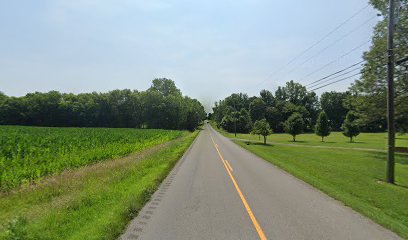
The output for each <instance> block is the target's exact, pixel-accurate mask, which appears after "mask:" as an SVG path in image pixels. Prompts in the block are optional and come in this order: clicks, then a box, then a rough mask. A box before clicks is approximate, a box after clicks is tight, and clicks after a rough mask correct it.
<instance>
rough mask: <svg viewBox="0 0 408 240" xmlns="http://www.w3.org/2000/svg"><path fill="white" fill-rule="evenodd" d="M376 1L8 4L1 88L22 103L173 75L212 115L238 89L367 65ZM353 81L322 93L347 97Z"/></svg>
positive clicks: (3, 13)
mask: <svg viewBox="0 0 408 240" xmlns="http://www.w3.org/2000/svg"><path fill="white" fill-rule="evenodd" d="M367 4H368V2H367V1H366V0H343V1H335V0H329V1H328V0H310V1H305V0H302V1H301V0H293V1H276V0H224V1H220V0H218V1H214V0H206V1H198V0H197V1H187V0H172V1H160V0H158V1H156V0H149V1H142V0H36V1H32V0H13V1H1V2H0V91H2V92H4V93H5V94H7V95H9V96H22V95H25V94H26V93H28V92H34V91H40V92H46V91H50V90H58V91H61V92H72V93H82V92H92V91H97V92H107V91H110V90H114V89H125V88H127V89H138V90H145V89H147V88H148V87H149V86H150V84H151V81H152V80H153V79H154V78H159V77H166V78H170V79H172V80H174V81H175V83H176V85H177V87H179V88H180V89H181V91H182V92H183V94H184V95H188V96H190V97H193V98H197V99H199V100H200V101H201V102H202V103H203V104H204V105H205V107H206V109H207V110H209V109H210V108H211V106H212V105H213V103H214V102H215V101H217V100H219V99H223V98H225V97H226V96H228V95H230V94H231V93H234V92H244V93H248V94H249V95H250V96H253V95H258V93H259V91H260V90H261V89H268V90H271V91H273V92H274V91H275V90H276V88H277V87H278V86H282V85H284V84H285V82H287V81H289V80H294V81H296V82H299V83H301V84H304V85H305V84H308V83H310V82H313V81H314V80H317V79H319V78H322V77H324V76H326V75H328V74H331V73H333V72H335V71H337V70H340V69H342V68H344V67H347V66H350V65H351V64H353V63H356V62H359V61H361V60H362V58H361V56H362V53H363V52H364V51H367V50H368V49H369V47H370V45H371V43H370V42H369V41H370V39H371V36H372V32H373V27H374V26H375V24H376V22H377V21H378V20H380V17H378V16H377V11H375V10H374V9H373V8H372V7H371V6H368V7H366V6H367ZM361 9H362V10H361ZM357 12H359V13H358V14H356V13H357ZM353 15H355V16H354V17H352V18H350V17H351V16H353ZM347 19H349V20H348V21H347V22H346V23H345V24H343V25H341V27H338V26H339V25H340V24H341V23H343V22H345V21H346V20H347ZM335 29H336V30H335ZM333 30H335V31H334V32H332V33H331V34H329V36H327V37H325V38H323V37H324V36H326V35H327V34H328V33H330V32H331V31H333ZM322 38H323V40H322V41H320V42H319V40H321V39H322ZM316 42H319V43H318V44H317V45H315V46H314V47H313V48H311V49H310V50H309V51H307V52H305V53H304V54H302V55H300V56H299V54H301V53H302V52H303V51H304V50H305V49H308V48H309V47H311V46H313V45H314V44H315V43H316ZM351 50H353V51H351ZM341 56H343V57H341ZM293 59H294V60H293ZM291 60H293V61H291ZM288 63H289V64H288ZM329 63H330V64H329ZM327 64H328V65H327ZM320 68H322V69H320ZM319 69H320V70H319ZM317 70H318V71H317ZM311 73H312V74H311ZM353 81H354V79H353V78H351V79H349V80H345V81H341V82H339V83H337V84H333V85H330V86H327V87H325V88H322V89H319V90H317V91H316V92H317V93H318V94H321V93H322V92H324V91H332V90H334V91H344V90H347V88H348V87H349V86H350V84H351V83H352V82H353Z"/></svg>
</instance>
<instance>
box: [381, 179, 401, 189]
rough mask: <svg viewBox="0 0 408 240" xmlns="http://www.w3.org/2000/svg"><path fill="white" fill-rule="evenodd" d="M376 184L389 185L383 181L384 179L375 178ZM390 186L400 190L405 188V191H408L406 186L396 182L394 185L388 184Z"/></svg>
mask: <svg viewBox="0 0 408 240" xmlns="http://www.w3.org/2000/svg"><path fill="white" fill-rule="evenodd" d="M376 182H377V183H379V184H389V183H387V181H386V180H385V179H382V178H381V179H380V178H377V179H376ZM390 185H392V186H396V187H400V188H405V189H408V185H404V184H401V183H398V182H396V183H394V184H390Z"/></svg>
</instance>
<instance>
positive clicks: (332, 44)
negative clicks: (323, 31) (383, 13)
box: [288, 16, 377, 74]
mask: <svg viewBox="0 0 408 240" xmlns="http://www.w3.org/2000/svg"><path fill="white" fill-rule="evenodd" d="M376 17H377V16H372V17H371V18H369V19H367V20H366V21H364V22H363V23H362V24H360V25H359V26H357V27H356V28H354V29H352V30H351V31H349V32H347V33H346V34H344V35H343V36H341V37H340V38H338V39H336V40H335V41H333V42H331V43H330V44H329V45H327V46H326V47H325V48H323V49H322V50H320V51H319V52H317V53H316V54H314V55H312V56H311V57H309V58H308V59H306V60H305V61H303V62H302V63H300V64H299V65H298V66H296V67H295V68H292V69H291V70H290V71H289V72H288V74H289V73H292V72H293V71H296V70H297V69H299V67H301V66H303V65H304V64H305V63H307V62H309V61H310V60H312V59H313V58H315V57H317V56H319V55H320V54H322V53H323V52H324V51H326V50H327V49H329V48H330V47H332V46H334V45H335V44H336V43H338V42H340V41H341V40H343V39H345V38H346V37H348V36H350V35H351V34H353V33H354V32H356V31H357V30H359V29H360V28H361V27H363V26H364V25H366V24H367V23H369V22H370V21H371V20H373V19H374V18H376Z"/></svg>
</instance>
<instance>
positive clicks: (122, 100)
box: [0, 78, 206, 131]
mask: <svg viewBox="0 0 408 240" xmlns="http://www.w3.org/2000/svg"><path fill="white" fill-rule="evenodd" d="M205 117H206V113H205V111H204V107H203V106H202V104H201V103H200V102H199V101H198V100H196V99H192V98H189V97H187V96H183V95H182V93H181V91H180V90H179V89H178V88H177V87H176V85H175V84H174V82H173V81H172V80H170V79H166V78H161V79H154V80H153V81H152V85H151V87H150V88H149V89H148V90H146V91H137V90H129V89H124V90H113V91H110V92H107V93H97V92H92V93H81V94H72V93H60V92H58V91H50V92H47V93H40V92H35V93H28V94H27V95H25V96H22V97H9V96H6V95H5V94H4V93H1V92H0V124H2V125H28V126H51V127H113V128H161V129H187V130H190V131H192V130H194V129H196V128H197V126H198V125H199V124H200V122H201V121H202V120H203V119H205Z"/></svg>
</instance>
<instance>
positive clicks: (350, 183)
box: [218, 129, 408, 239]
mask: <svg viewBox="0 0 408 240" xmlns="http://www.w3.org/2000/svg"><path fill="white" fill-rule="evenodd" d="M218 130H219V129H218ZM220 132H221V133H222V134H224V135H225V136H227V137H230V138H231V139H234V134H231V133H226V132H225V131H222V130H221V131H220ZM237 138H238V139H235V140H234V142H236V143H237V144H239V145H240V146H242V147H243V148H245V149H247V150H249V151H251V152H253V153H255V154H256V155H258V156H260V157H261V158H263V159H265V160H267V161H269V162H271V163H272V164H274V165H276V166H278V167H280V168H282V169H283V170H285V171H287V172H289V173H291V174H293V175H294V176H296V177H298V178H299V179H302V180H303V181H305V182H307V183H309V184H311V185H313V186H314V187H316V188H318V189H320V190H322V191H323V192H325V193H327V194H328V195H330V196H332V197H333V198H335V199H338V200H340V201H342V202H343V203H344V204H345V205H347V206H350V207H351V208H353V209H355V210H356V211H358V212H360V213H362V214H363V215H365V216H367V217H369V218H371V219H373V220H374V221H376V222H378V223H379V224H381V225H383V226H385V227H387V228H389V229H390V230H392V231H394V232H396V233H397V234H399V235H400V236H402V237H404V238H407V239H408V154H396V165H395V174H396V184H395V185H391V184H387V183H385V171H386V158H387V156H386V152H385V151H384V152H375V151H367V150H364V148H369V149H379V150H385V148H386V147H385V146H386V134H385V133H362V134H361V135H359V136H358V137H357V138H356V141H357V142H356V143H349V142H347V141H348V139H347V138H345V137H344V136H342V134H341V133H332V135H330V136H329V137H328V138H327V142H324V143H322V142H320V138H319V137H318V136H316V135H314V134H302V135H300V136H298V138H297V139H299V142H296V143H293V142H291V140H292V138H291V136H290V135H287V134H272V135H271V136H269V137H268V142H269V143H268V145H266V146H265V145H263V144H261V141H262V139H261V141H259V142H257V141H258V136H254V135H250V134H238V135H237ZM398 138H399V141H398V145H399V146H407V142H408V136H398ZM239 139H248V140H253V141H254V142H252V141H251V142H250V143H249V145H247V143H248V142H247V141H245V140H244V141H243V140H239ZM292 144H296V146H293V145H292ZM311 145H313V146H323V147H324V148H320V147H319V148H316V147H311ZM325 146H326V147H328V148H325ZM336 147H339V149H336ZM344 148H355V149H354V150H351V151H347V149H344ZM356 148H357V149H356ZM359 149H362V150H359Z"/></svg>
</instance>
